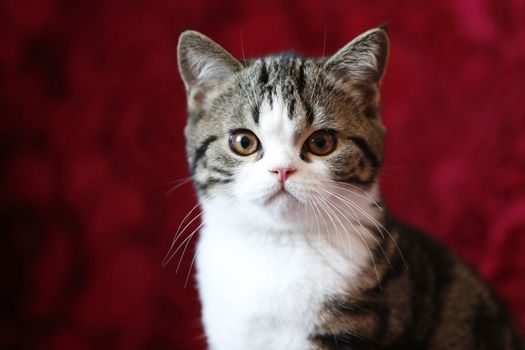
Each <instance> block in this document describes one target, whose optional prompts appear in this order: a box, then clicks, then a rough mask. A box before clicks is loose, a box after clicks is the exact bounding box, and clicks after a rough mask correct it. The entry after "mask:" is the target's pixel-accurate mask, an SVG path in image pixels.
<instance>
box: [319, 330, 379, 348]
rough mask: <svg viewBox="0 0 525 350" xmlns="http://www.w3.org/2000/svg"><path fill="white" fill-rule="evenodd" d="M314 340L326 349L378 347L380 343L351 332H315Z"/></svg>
mask: <svg viewBox="0 0 525 350" xmlns="http://www.w3.org/2000/svg"><path fill="white" fill-rule="evenodd" d="M311 339H312V341H313V342H314V343H316V344H317V345H320V346H321V347H323V348H325V349H333V350H338V349H341V350H343V349H359V350H368V349H370V350H371V349H378V345H379V344H377V343H376V342H375V341H374V340H372V339H370V338H362V337H360V336H358V335H354V334H351V333H328V334H315V335H314V336H312V337H311Z"/></svg>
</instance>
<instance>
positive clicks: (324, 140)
mask: <svg viewBox="0 0 525 350" xmlns="http://www.w3.org/2000/svg"><path fill="white" fill-rule="evenodd" d="M336 141H337V140H336V137H335V133H334V132H333V131H331V130H318V131H316V132H314V133H313V134H312V135H310V137H308V139H307V140H306V142H305V143H304V146H305V148H306V150H307V151H308V152H310V153H312V154H315V155H316V156H326V155H328V154H330V153H332V152H333V151H334V150H335V146H336Z"/></svg>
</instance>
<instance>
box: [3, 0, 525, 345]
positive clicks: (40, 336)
mask: <svg viewBox="0 0 525 350" xmlns="http://www.w3.org/2000/svg"><path fill="white" fill-rule="evenodd" d="M385 20H389V21H390V22H391V27H390V34H391V42H392V51H391V56H390V58H391V59H390V63H389V68H388V70H387V74H386V78H385V82H384V88H383V91H384V108H383V119H384V122H385V124H386V126H387V128H388V133H387V140H386V149H387V150H386V164H385V168H384V171H383V174H382V185H383V189H384V192H385V197H386V199H387V201H388V203H389V205H390V208H391V210H392V211H393V212H394V213H395V214H396V215H398V216H399V217H401V218H403V219H405V220H408V221H410V222H412V223H414V224H417V225H419V226H421V227H423V228H424V229H426V230H427V231H429V232H431V233H432V235H433V236H435V237H437V238H438V239H439V240H441V241H442V242H444V243H445V244H446V245H447V246H449V247H450V248H451V249H453V250H454V251H455V252H456V253H457V254H459V255H460V256H461V257H463V258H464V259H466V260H467V261H468V262H470V263H472V264H473V265H474V266H475V267H476V268H477V269H478V270H479V271H480V272H481V273H482V274H483V275H484V276H485V277H486V278H487V279H488V280H489V281H490V283H491V285H492V286H493V287H494V288H495V289H496V290H497V291H498V292H499V293H500V294H501V295H502V296H503V297H504V298H505V300H506V301H507V303H508V304H509V307H510V310H511V311H512V313H513V314H514V315H515V316H516V317H517V318H518V319H519V320H520V321H521V326H522V329H523V328H524V326H525V298H523V295H524V294H525V278H524V272H525V259H524V258H523V256H522V255H523V254H525V235H524V234H525V176H524V174H525V85H524V84H525V83H524V79H525V3H524V2H523V1H522V0H514V1H501V0H492V1H476V0H460V1H458V0H432V1H424V2H423V1H419V0H413V1H404V2H400V1H388V2H387V1H357V0H356V1H341V2H339V3H336V2H332V1H324V2H323V3H321V2H317V1H303V2H299V1H287V2H277V1H258V2H253V3H249V2H246V1H240V0H239V1H234V0H229V1H205V0H192V1H189V0H188V1H176V0H159V1H147V0H135V1H118V0H115V1H102V0H97V1H95V0H81V1H58V0H42V1H31V0H23V1H22V0H12V1H4V2H2V3H1V5H0V60H1V61H0V84H1V90H0V93H1V95H0V96H1V99H0V115H1V117H0V118H1V122H0V166H1V169H2V172H1V175H0V176H1V185H0V186H1V191H0V196H1V203H0V227H1V232H2V233H1V236H0V240H1V241H0V252H1V253H0V256H1V259H2V260H1V265H0V273H1V276H0V279H1V281H2V282H1V284H0V285H1V287H0V322H1V323H0V347H2V348H5V349H7V348H39V349H198V348H203V344H204V343H203V338H202V330H201V328H200V326H199V320H198V314H199V306H198V300H197V298H196V291H195V289H194V287H193V284H192V279H191V278H190V283H189V285H188V287H187V288H184V283H185V280H186V276H187V271H188V269H189V265H190V261H191V258H192V254H193V251H191V252H189V253H186V255H185V257H184V259H183V263H182V267H181V269H180V272H179V273H178V274H175V270H176V266H177V261H178V258H179V256H177V257H176V259H174V260H173V261H172V263H170V264H169V265H168V266H167V267H166V268H165V269H163V268H162V267H161V261H162V259H163V257H164V255H165V253H166V252H167V250H168V248H169V245H170V243H171V239H172V237H173V233H174V232H175V230H176V229H177V227H178V225H179V223H180V222H181V220H182V218H183V217H184V215H185V214H186V213H187V211H188V210H189V209H190V208H191V207H192V206H193V204H194V202H195V197H194V195H193V191H192V189H191V186H189V185H185V186H183V187H181V188H179V189H177V190H176V191H173V192H172V193H171V194H169V195H166V192H168V191H169V189H170V188H171V187H173V184H170V183H169V182H170V181H173V180H177V179H181V178H183V177H186V176H188V171H187V167H186V162H185V156H184V140H183V134H182V130H183V126H184V123H185V95H184V91H183V84H182V82H181V81H180V78H179V76H178V72H177V66H176V43H177V37H178V34H179V33H180V31H181V30H182V29H186V28H192V29H196V30H199V31H202V32H203V33H205V34H207V35H209V36H211V37H212V38H214V39H215V40H216V41H217V42H219V43H221V44H222V45H223V46H224V47H226V48H227V49H229V50H230V51H231V52H233V53H234V54H236V55H238V56H241V55H242V47H243V48H244V54H245V55H246V56H247V57H251V56H255V55H259V54H263V53H268V52H272V51H274V52H275V51H280V50H285V49H294V50H297V51H299V52H301V53H304V54H309V55H310V54H311V55H321V54H322V52H323V42H324V36H325V31H326V53H332V52H334V51H335V50H336V49H337V48H338V47H340V46H342V45H343V44H344V43H346V42H347V41H349V40H350V39H351V38H353V36H354V35H357V34H359V33H360V32H362V31H364V30H366V29H368V28H370V27H373V26H375V25H377V24H379V23H381V22H383V21H385ZM242 45H243V46H242Z"/></svg>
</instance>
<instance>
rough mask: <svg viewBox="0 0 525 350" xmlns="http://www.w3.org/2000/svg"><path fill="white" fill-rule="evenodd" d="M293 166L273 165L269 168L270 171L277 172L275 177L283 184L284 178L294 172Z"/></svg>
mask: <svg viewBox="0 0 525 350" xmlns="http://www.w3.org/2000/svg"><path fill="white" fill-rule="evenodd" d="M295 170H296V169H295V168H293V167H290V166H284V167H275V168H273V169H270V172H272V173H275V174H277V178H278V179H279V182H280V183H281V184H284V182H285V181H286V179H288V177H289V176H290V175H291V174H293V173H294V172H295Z"/></svg>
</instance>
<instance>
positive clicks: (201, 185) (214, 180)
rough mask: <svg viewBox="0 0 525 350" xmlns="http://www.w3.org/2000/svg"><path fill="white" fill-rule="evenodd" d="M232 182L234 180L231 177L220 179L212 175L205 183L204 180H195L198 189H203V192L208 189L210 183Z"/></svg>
mask: <svg viewBox="0 0 525 350" xmlns="http://www.w3.org/2000/svg"><path fill="white" fill-rule="evenodd" d="M230 182H233V180H231V179H218V178H216V177H210V178H208V181H207V182H205V183H203V182H195V187H197V189H198V190H200V191H202V192H206V190H207V189H208V187H210V185H215V184H227V183H230Z"/></svg>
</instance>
